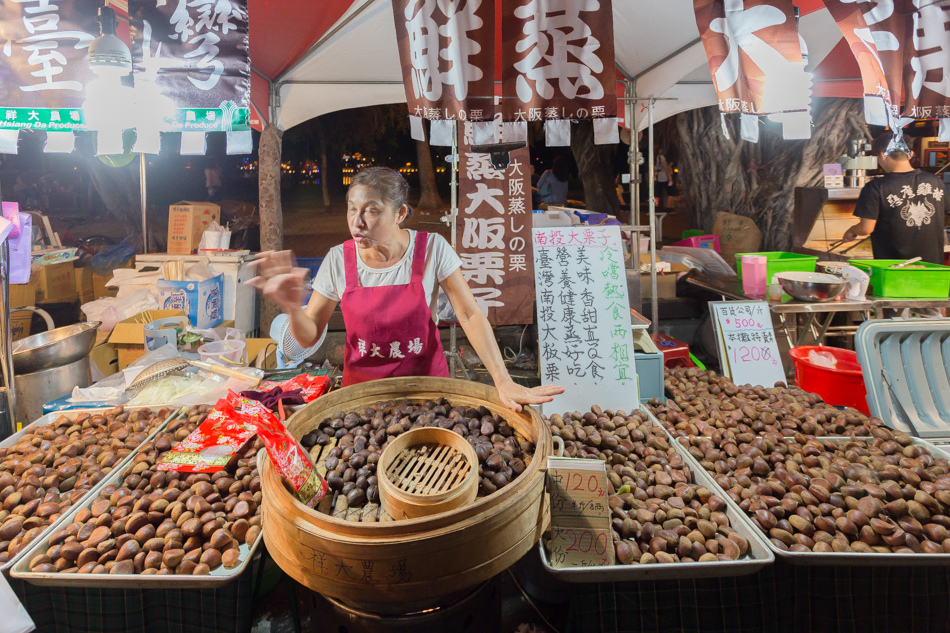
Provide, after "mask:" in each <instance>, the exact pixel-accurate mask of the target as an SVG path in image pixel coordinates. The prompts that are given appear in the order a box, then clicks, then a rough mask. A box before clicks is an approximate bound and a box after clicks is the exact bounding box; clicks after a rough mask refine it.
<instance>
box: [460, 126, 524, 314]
mask: <svg viewBox="0 0 950 633" xmlns="http://www.w3.org/2000/svg"><path fill="white" fill-rule="evenodd" d="M458 128H459V161H460V162H459V204H458V225H457V228H456V231H457V234H456V250H457V251H458V254H459V257H461V258H462V275H463V276H464V277H465V280H466V281H467V282H468V284H469V286H470V287H471V289H472V294H474V295H475V301H477V302H478V305H479V307H480V308H481V309H482V312H484V313H485V314H486V315H487V316H488V322H489V323H491V324H492V325H523V324H526V323H533V322H534V260H533V259H532V254H531V197H530V196H531V176H530V172H529V170H530V168H531V162H530V157H529V155H528V148H527V147H524V148H522V149H517V150H514V151H512V152H511V153H510V154H509V157H510V163H509V164H508V166H507V167H506V168H504V169H495V168H494V167H492V165H491V162H490V155H489V154H483V153H476V152H473V151H472V149H471V146H472V145H473V144H474V139H473V138H472V135H473V126H472V124H471V123H465V124H464V125H459V126H458Z"/></svg>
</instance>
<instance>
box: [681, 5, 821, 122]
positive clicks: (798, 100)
mask: <svg viewBox="0 0 950 633" xmlns="http://www.w3.org/2000/svg"><path fill="white" fill-rule="evenodd" d="M693 10H694V11H695V14H696V25H697V26H698V27H699V33H700V35H701V36H702V40H703V46H704V47H705V49H706V57H707V58H708V59H709V70H710V73H711V74H712V79H713V84H714V86H715V88H716V94H717V95H718V97H719V111H720V112H723V113H732V112H737V113H743V114H753V115H764V114H779V113H784V112H803V111H807V110H808V106H809V99H810V97H811V80H810V77H809V75H808V74H807V73H805V66H804V62H803V59H802V50H801V44H800V42H799V37H798V29H797V28H796V25H795V8H794V6H793V5H792V0H693Z"/></svg>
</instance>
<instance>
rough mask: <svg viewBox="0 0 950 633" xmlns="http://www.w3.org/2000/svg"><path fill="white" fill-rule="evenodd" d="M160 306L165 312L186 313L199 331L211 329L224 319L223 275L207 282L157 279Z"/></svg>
mask: <svg viewBox="0 0 950 633" xmlns="http://www.w3.org/2000/svg"><path fill="white" fill-rule="evenodd" d="M157 286H158V293H159V296H158V306H159V307H160V308H161V309H163V310H184V311H185V314H187V315H188V320H189V321H191V324H192V325H193V326H195V327H197V328H209V327H214V326H216V325H218V324H220V323H221V322H222V321H223V320H224V306H223V299H224V275H216V276H214V277H212V278H211V279H206V280H205V281H166V280H165V279H159V280H158V284H157Z"/></svg>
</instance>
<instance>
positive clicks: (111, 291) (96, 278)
mask: <svg viewBox="0 0 950 633" xmlns="http://www.w3.org/2000/svg"><path fill="white" fill-rule="evenodd" d="M110 279H112V275H100V274H99V273H92V297H93V299H102V298H103V297H114V296H116V295H117V294H119V289H118V288H107V287H106V284H107V283H108V282H109V280H110Z"/></svg>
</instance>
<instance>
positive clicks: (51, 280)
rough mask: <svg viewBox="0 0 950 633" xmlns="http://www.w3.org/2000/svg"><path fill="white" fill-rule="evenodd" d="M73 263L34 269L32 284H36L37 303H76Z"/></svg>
mask: <svg viewBox="0 0 950 633" xmlns="http://www.w3.org/2000/svg"><path fill="white" fill-rule="evenodd" d="M75 271H76V269H75V267H74V266H73V263H72V262H64V263H61V264H47V265H45V266H36V267H35V268H33V275H32V277H31V278H30V281H31V282H34V283H36V302H37V303H57V302H66V301H75V300H76V299H77V298H78V297H79V295H78V293H77V292H76V274H75Z"/></svg>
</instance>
